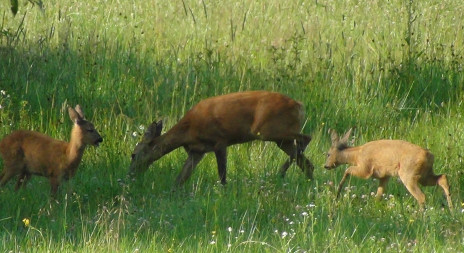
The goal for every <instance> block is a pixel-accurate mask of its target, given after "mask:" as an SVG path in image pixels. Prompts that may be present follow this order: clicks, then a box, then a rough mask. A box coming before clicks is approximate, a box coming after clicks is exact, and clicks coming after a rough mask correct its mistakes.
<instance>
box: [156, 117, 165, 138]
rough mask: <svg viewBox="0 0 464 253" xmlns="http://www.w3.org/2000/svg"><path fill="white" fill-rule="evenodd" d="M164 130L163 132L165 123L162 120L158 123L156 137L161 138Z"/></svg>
mask: <svg viewBox="0 0 464 253" xmlns="http://www.w3.org/2000/svg"><path fill="white" fill-rule="evenodd" d="M162 130H163V121H162V120H160V121H158V122H157V123H156V129H155V136H156V137H158V136H160V135H161V131H162Z"/></svg>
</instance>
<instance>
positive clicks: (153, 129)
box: [144, 120, 163, 139]
mask: <svg viewBox="0 0 464 253" xmlns="http://www.w3.org/2000/svg"><path fill="white" fill-rule="evenodd" d="M162 129H163V122H162V121H158V122H156V120H155V121H153V122H152V123H151V124H150V126H148V129H147V131H146V132H145V134H144V137H145V138H148V139H153V138H156V137H158V136H160V135H161V130H162Z"/></svg>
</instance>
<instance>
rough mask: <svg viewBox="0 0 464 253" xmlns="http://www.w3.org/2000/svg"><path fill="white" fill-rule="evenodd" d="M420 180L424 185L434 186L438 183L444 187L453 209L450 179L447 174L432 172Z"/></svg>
mask: <svg viewBox="0 0 464 253" xmlns="http://www.w3.org/2000/svg"><path fill="white" fill-rule="evenodd" d="M419 182H420V184H421V185H423V186H434V185H437V184H438V185H439V186H440V187H441V188H443V191H444V192H445V197H446V201H447V202H448V207H449V208H450V209H453V204H452V202H451V195H450V191H449V184H448V179H447V178H446V175H445V174H441V175H438V176H437V175H433V174H431V175H428V176H426V177H423V178H421V179H420V181H419Z"/></svg>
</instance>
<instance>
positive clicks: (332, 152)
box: [324, 129, 353, 170]
mask: <svg viewBox="0 0 464 253" xmlns="http://www.w3.org/2000/svg"><path fill="white" fill-rule="evenodd" d="M352 130H353V129H350V130H348V131H347V132H346V133H345V135H344V136H343V138H341V139H340V137H338V134H337V132H336V131H335V130H333V129H329V134H330V139H331V140H332V145H331V147H330V149H329V151H328V152H327V160H326V162H325V165H324V168H326V169H329V170H330V169H335V168H336V167H337V166H339V165H340V164H341V163H340V162H339V158H340V155H341V154H340V153H341V152H342V151H343V150H344V149H346V148H347V147H348V139H349V138H350V135H351V131H352Z"/></svg>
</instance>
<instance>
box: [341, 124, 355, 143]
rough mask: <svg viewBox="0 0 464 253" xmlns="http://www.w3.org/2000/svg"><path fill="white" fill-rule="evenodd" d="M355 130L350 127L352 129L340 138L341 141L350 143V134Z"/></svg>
mask: <svg viewBox="0 0 464 253" xmlns="http://www.w3.org/2000/svg"><path fill="white" fill-rule="evenodd" d="M352 130H353V128H350V130H348V131H347V132H346V133H345V135H344V136H343V138H342V139H341V140H340V143H341V144H345V145H348V139H350V135H351V131H352Z"/></svg>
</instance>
